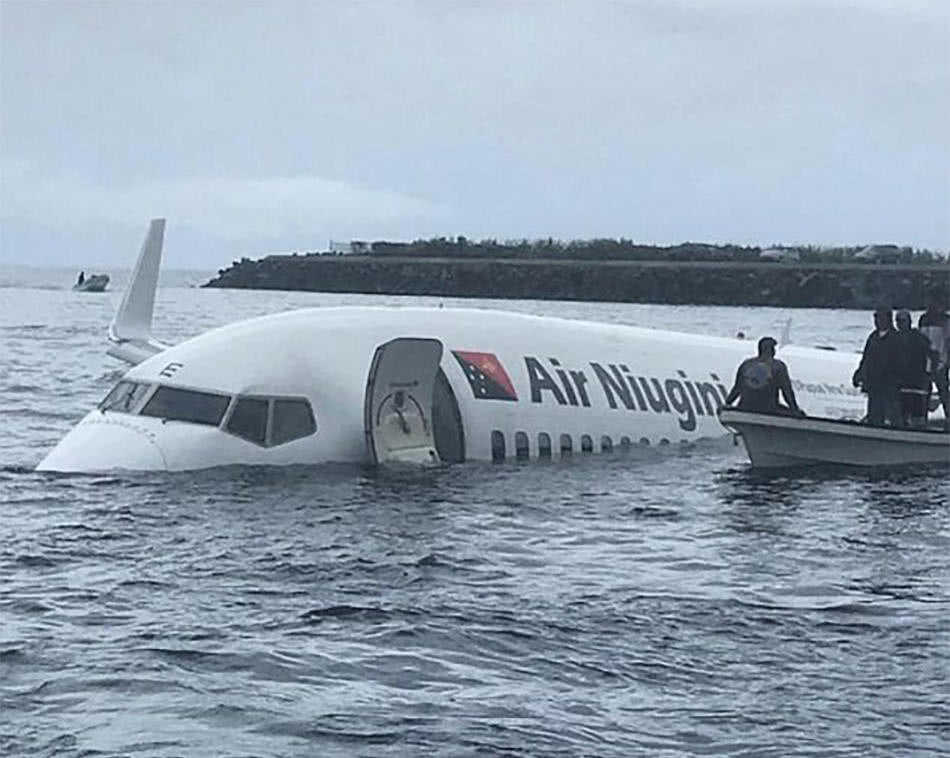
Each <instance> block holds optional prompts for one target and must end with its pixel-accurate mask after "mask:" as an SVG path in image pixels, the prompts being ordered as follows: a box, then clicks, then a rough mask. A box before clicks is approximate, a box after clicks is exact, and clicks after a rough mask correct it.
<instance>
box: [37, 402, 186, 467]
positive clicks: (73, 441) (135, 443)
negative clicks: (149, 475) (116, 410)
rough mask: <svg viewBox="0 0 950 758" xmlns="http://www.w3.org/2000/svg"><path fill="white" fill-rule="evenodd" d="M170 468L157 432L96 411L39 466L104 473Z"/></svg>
mask: <svg viewBox="0 0 950 758" xmlns="http://www.w3.org/2000/svg"><path fill="white" fill-rule="evenodd" d="M167 468H168V466H167V464H166V462H165V456H164V454H163V453H162V449H161V448H160V447H159V446H158V443H157V442H156V440H155V438H154V435H153V434H152V433H151V432H149V431H148V430H147V429H143V428H141V427H139V426H137V425H135V423H134V422H130V421H128V420H127V419H125V418H121V417H118V418H117V417H116V416H113V415H110V414H102V413H100V412H99V411H93V412H92V413H90V414H89V415H88V416H86V418H84V419H83V420H82V421H80V422H79V424H78V425H77V426H76V427H75V428H74V429H73V430H72V431H71V432H69V434H67V435H66V436H65V437H63V439H62V440H61V441H60V442H59V444H58V445H56V447H54V448H53V449H52V450H51V451H50V452H49V454H48V455H47V456H46V457H45V458H44V459H43V460H42V461H41V462H40V464H39V466H37V467H36V470H37V471H62V472H101V471H112V470H116V469H130V470H135V471H164V470H166V469H167Z"/></svg>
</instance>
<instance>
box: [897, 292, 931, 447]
mask: <svg viewBox="0 0 950 758" xmlns="http://www.w3.org/2000/svg"><path fill="white" fill-rule="evenodd" d="M895 320H896V322H897V337H898V344H899V346H900V351H901V359H900V366H901V379H900V402H901V421H902V422H903V424H904V426H905V427H909V428H917V429H920V428H922V427H925V426H926V425H927V396H928V395H929V394H930V374H929V373H928V371H927V369H928V367H929V359H930V353H931V350H930V340H929V339H927V337H925V336H924V335H923V334H922V333H921V332H920V331H918V330H917V329H914V326H913V323H912V321H911V317H910V313H909V312H908V311H903V310H902V311H898V312H897V317H896V319H895Z"/></svg>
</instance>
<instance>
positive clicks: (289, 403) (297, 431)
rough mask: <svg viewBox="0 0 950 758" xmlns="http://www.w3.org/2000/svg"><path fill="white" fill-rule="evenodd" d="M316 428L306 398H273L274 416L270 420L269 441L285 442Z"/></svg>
mask: <svg viewBox="0 0 950 758" xmlns="http://www.w3.org/2000/svg"><path fill="white" fill-rule="evenodd" d="M316 430H317V424H316V422H315V421H314V419H313V411H312V410H311V408H310V403H308V402H307V401H306V400H289V399H288V400H274V417H273V419H272V421H271V430H270V443H271V444H272V445H283V444H284V443H285V442H290V441H291V440H296V439H300V438H301V437H307V436H309V435H311V434H313V433H314V432H315V431H316Z"/></svg>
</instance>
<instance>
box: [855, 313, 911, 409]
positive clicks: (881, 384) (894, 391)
mask: <svg viewBox="0 0 950 758" xmlns="http://www.w3.org/2000/svg"><path fill="white" fill-rule="evenodd" d="M901 361H902V353H901V346H900V341H899V338H898V336H897V332H896V331H894V320H893V314H892V313H891V309H890V308H878V309H877V310H876V311H874V331H873V332H871V333H870V334H869V335H868V338H867V340H866V341H865V343H864V352H863V353H862V355H861V362H860V363H859V364H858V368H857V370H856V371H855V372H854V376H853V377H851V383H852V384H853V385H854V386H855V387H860V388H861V389H862V390H863V391H864V392H866V393H867V396H868V410H867V416H866V418H865V421H866V422H867V423H868V424H870V425H871V426H885V425H888V426H894V427H897V428H901V427H902V426H903V423H902V419H901V404H900V382H901V373H902V369H901V366H902V363H901Z"/></svg>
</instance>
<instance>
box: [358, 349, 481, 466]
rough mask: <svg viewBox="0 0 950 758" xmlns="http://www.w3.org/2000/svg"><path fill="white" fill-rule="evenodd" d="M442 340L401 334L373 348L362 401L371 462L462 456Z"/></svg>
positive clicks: (426, 460)
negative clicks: (443, 367) (444, 368)
mask: <svg viewBox="0 0 950 758" xmlns="http://www.w3.org/2000/svg"><path fill="white" fill-rule="evenodd" d="M441 360H442V343H441V342H439V341H438V340H433V339H417V338H408V337H401V338H398V339H394V340H391V341H390V342H387V343H385V344H383V345H380V346H379V347H378V348H376V353H375V354H374V355H373V362H372V364H371V365H370V370H369V377H368V379H367V383H366V396H365V400H364V405H363V418H364V426H363V428H364V433H365V436H366V447H367V451H368V453H369V458H370V460H371V461H372V462H373V463H377V464H380V463H389V462H397V461H402V462H407V463H436V462H439V461H452V462H454V461H461V460H464V458H465V447H464V435H463V431H462V423H461V415H460V414H459V409H458V404H457V403H456V401H455V395H454V394H453V393H452V388H451V386H450V385H449V382H448V379H446V377H445V375H444V374H443V372H442V369H441V368H440V366H439V363H440V362H441Z"/></svg>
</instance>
